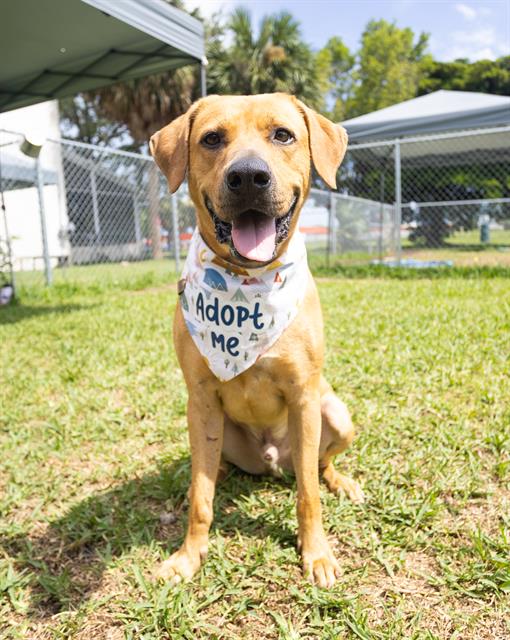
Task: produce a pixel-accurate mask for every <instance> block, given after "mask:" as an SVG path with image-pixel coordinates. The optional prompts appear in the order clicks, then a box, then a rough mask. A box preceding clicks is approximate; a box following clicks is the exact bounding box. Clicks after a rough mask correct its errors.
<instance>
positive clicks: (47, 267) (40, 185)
mask: <svg viewBox="0 0 510 640" xmlns="http://www.w3.org/2000/svg"><path fill="white" fill-rule="evenodd" d="M35 167H36V173H37V195H38V197H39V216H40V218H41V238H42V245H43V258H44V276H45V279H46V284H47V286H48V287H49V286H50V285H51V283H52V282H53V274H52V272H51V261H50V253H49V250H48V230H47V227H46V211H45V208H44V178H43V172H42V167H41V160H40V159H39V156H38V157H37V159H36V161H35Z"/></svg>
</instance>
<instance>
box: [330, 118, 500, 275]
mask: <svg viewBox="0 0 510 640" xmlns="http://www.w3.org/2000/svg"><path fill="white" fill-rule="evenodd" d="M339 184H340V185H341V189H342V190H344V191H345V192H346V193H347V194H349V195H350V196H357V197H362V198H365V199H367V200H369V201H372V202H375V201H378V202H380V203H381V205H384V206H387V207H393V208H394V216H393V225H394V233H393V238H394V242H393V245H391V243H390V244H388V245H387V246H388V251H387V252H384V251H383V252H381V255H382V254H385V253H386V255H385V257H386V262H390V263H391V261H392V260H397V261H398V262H400V263H401V264H404V265H405V264H409V265H410V266H414V265H416V266H419V263H420V261H421V262H422V263H423V264H424V265H425V266H426V265H427V264H431V263H432V264H434V263H437V262H438V261H439V262H441V263H443V264H453V265H459V266H463V265H476V264H485V265H490V266H492V265H508V266H510V127H499V128H494V129H481V130H477V131H463V132H456V133H445V134H438V135H434V136H423V137H414V138H403V139H400V140H394V141H389V142H379V143H366V144H359V145H352V146H351V147H350V148H349V151H348V154H347V157H346V160H345V161H344V164H343V165H342V168H341V171H340V180H339ZM390 226H391V223H390ZM388 237H391V233H389V236H388ZM383 259H384V258H383Z"/></svg>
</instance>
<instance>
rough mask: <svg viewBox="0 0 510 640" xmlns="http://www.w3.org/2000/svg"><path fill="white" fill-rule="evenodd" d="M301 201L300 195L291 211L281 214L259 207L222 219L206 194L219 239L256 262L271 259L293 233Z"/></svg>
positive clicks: (239, 253) (206, 200) (295, 198)
mask: <svg viewBox="0 0 510 640" xmlns="http://www.w3.org/2000/svg"><path fill="white" fill-rule="evenodd" d="M297 202H298V195H296V196H295V197H294V199H293V200H292V204H291V206H290V209H289V210H288V211H287V213H285V214H284V215H283V216H280V217H279V218H275V217H273V216H268V215H266V214H265V213H264V212H263V211H258V210H257V209H247V210H246V211H243V212H242V213H241V214H240V215H238V216H237V217H236V218H235V220H233V221H232V223H230V222H225V220H222V219H221V218H220V217H219V216H218V215H217V214H216V212H215V211H214V209H213V207H212V204H211V202H210V201H209V199H208V198H207V197H206V198H205V205H206V207H207V211H208V212H209V215H210V216H211V218H212V221H213V223H214V230H215V232H216V240H217V241H218V242H219V243H221V244H228V245H229V246H230V251H231V253H232V254H233V255H234V257H236V258H238V259H239V258H240V259H244V260H249V261H254V262H270V261H271V260H272V259H273V258H274V256H275V254H276V249H277V247H278V245H279V244H281V243H282V242H283V241H284V240H285V239H286V238H287V236H288V235H289V229H290V222H291V220H292V215H293V214H294V211H295V209H296V205H297Z"/></svg>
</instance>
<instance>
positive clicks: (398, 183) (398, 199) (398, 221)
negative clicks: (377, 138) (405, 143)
mask: <svg viewBox="0 0 510 640" xmlns="http://www.w3.org/2000/svg"><path fill="white" fill-rule="evenodd" d="M401 225H402V175H401V161H400V140H395V240H396V243H395V244H396V250H397V263H398V264H400V262H401V260H402V239H401V237H400V234H401V231H400V228H401Z"/></svg>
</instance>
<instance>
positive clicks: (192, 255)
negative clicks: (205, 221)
mask: <svg viewBox="0 0 510 640" xmlns="http://www.w3.org/2000/svg"><path fill="white" fill-rule="evenodd" d="M223 264H224V263H223V262H222V261H221V260H220V259H219V258H218V257H217V256H216V255H215V254H214V252H213V251H211V249H209V247H208V246H207V245H206V243H205V242H204V240H203V239H202V236H201V235H200V233H199V231H198V228H195V231H194V233H193V236H192V238H191V242H190V246H189V252H188V256H187V258H186V262H185V265H184V269H183V272H182V276H181V280H180V281H179V287H178V290H179V301H180V304H181V309H182V313H183V315H184V320H185V322H186V327H187V328H188V331H189V333H190V335H191V338H192V339H193V342H194V343H195V345H196V346H197V348H198V350H199V351H200V353H201V354H202V356H203V357H204V358H205V361H206V363H207V366H208V367H209V369H210V370H211V371H212V372H213V373H214V375H215V376H216V377H217V378H219V379H220V380H222V381H227V380H231V379H232V378H235V377H236V376H238V375H240V374H241V373H243V371H246V370H247V369H249V368H250V367H251V366H252V365H253V364H254V363H255V362H256V361H257V360H258V358H260V356H262V355H263V354H264V353H265V352H266V351H267V350H268V349H269V348H270V347H272V346H273V345H274V344H275V342H276V341H277V340H278V338H279V337H280V336H281V334H282V333H283V332H284V331H285V329H286V328H287V327H288V326H289V324H290V323H291V322H292V320H293V319H294V318H295V317H296V315H297V312H298V307H299V304H300V303H301V301H302V300H303V298H304V295H305V292H306V285H307V280H308V264H307V260H306V247H305V242H304V237H303V236H302V234H301V233H299V232H296V233H294V235H293V236H292V238H291V240H290V242H289V244H288V247H287V250H286V251H285V253H284V254H283V255H282V256H280V257H279V258H278V259H276V260H274V261H273V262H271V263H270V264H268V265H266V266H264V267H258V268H256V269H244V268H243V269H236V271H237V272H234V271H232V270H230V269H228V268H226V267H225V266H223Z"/></svg>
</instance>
